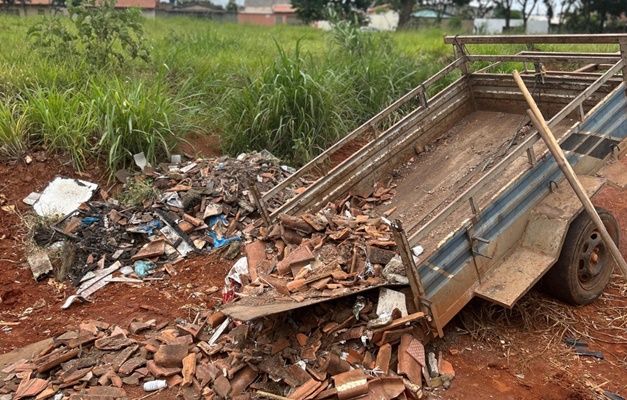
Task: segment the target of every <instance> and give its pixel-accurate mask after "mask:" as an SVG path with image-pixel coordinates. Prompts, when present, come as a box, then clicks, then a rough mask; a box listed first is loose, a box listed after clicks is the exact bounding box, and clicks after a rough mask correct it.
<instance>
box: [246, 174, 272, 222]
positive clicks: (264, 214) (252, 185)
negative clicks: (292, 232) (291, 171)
mask: <svg viewBox="0 0 627 400" xmlns="http://www.w3.org/2000/svg"><path fill="white" fill-rule="evenodd" d="M248 187H249V188H250V193H251V194H252V195H253V200H254V201H255V205H256V206H257V209H258V210H259V212H261V219H262V220H263V224H264V225H265V226H266V227H269V226H270V215H269V214H268V210H267V209H266V207H265V205H264V204H263V202H262V201H261V195H260V194H259V189H257V185H255V182H253V181H252V180H251V181H249V183H248Z"/></svg>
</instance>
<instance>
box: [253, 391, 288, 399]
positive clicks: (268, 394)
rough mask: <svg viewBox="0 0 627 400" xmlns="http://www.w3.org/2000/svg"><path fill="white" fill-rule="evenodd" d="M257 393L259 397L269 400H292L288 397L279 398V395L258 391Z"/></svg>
mask: <svg viewBox="0 0 627 400" xmlns="http://www.w3.org/2000/svg"><path fill="white" fill-rule="evenodd" d="M255 393H256V394H257V395H258V396H261V397H267V398H269V399H273V400H291V399H290V398H287V397H284V396H279V395H278V394H273V393H268V392H264V391H262V390H257V391H256V392H255Z"/></svg>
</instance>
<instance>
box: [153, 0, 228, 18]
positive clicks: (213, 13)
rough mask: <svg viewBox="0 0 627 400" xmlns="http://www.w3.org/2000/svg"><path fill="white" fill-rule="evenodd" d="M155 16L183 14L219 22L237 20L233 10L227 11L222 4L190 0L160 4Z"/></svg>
mask: <svg viewBox="0 0 627 400" xmlns="http://www.w3.org/2000/svg"><path fill="white" fill-rule="evenodd" d="M157 16H159V17H161V16H164V17H171V16H185V17H196V18H207V19H212V20H216V21H220V22H237V14H236V13H235V12H227V11H226V10H225V9H224V8H223V7H222V6H219V5H214V4H213V3H209V2H207V1H192V2H185V3H181V4H177V5H176V6H173V7H172V6H170V5H169V4H168V5H162V7H161V9H159V10H157Z"/></svg>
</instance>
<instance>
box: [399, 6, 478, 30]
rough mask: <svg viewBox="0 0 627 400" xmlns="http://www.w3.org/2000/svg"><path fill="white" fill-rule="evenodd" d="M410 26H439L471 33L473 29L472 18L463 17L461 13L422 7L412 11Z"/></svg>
mask: <svg viewBox="0 0 627 400" xmlns="http://www.w3.org/2000/svg"><path fill="white" fill-rule="evenodd" d="M409 26H411V27H414V28H423V27H430V26H438V27H440V28H441V29H455V30H461V31H465V32H469V33H470V32H472V30H473V23H472V19H467V18H461V17H460V16H459V15H455V14H451V13H447V12H445V11H438V10H434V9H432V8H421V9H420V10H417V11H414V12H413V13H411V20H410V22H409Z"/></svg>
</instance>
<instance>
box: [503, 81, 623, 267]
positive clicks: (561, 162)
mask: <svg viewBox="0 0 627 400" xmlns="http://www.w3.org/2000/svg"><path fill="white" fill-rule="evenodd" d="M513 75H514V80H515V81H516V83H517V84H518V87H519V88H520V91H521V92H522V94H523V96H525V100H527V103H528V104H529V107H530V110H527V115H528V116H529V118H531V122H533V125H534V126H535V127H536V129H537V130H538V132H539V133H540V136H541V137H542V140H544V143H545V144H546V146H547V147H548V148H549V151H550V152H551V154H553V157H555V160H556V161H557V165H558V166H559V168H560V169H561V170H562V172H563V173H564V176H565V177H566V180H567V181H568V183H569V184H570V186H572V188H573V190H574V191H575V194H576V195H577V197H578V198H579V200H580V201H581V203H582V204H583V207H584V208H585V209H586V211H587V212H588V215H589V216H590V218H592V221H593V222H594V224H595V225H596V227H597V229H598V230H599V233H600V234H601V237H602V238H603V241H604V242H605V245H606V246H607V247H608V248H609V250H610V253H611V254H612V257H613V258H614V261H616V264H617V265H618V266H619V267H620V270H621V272H622V273H623V275H624V276H625V278H627V263H625V259H624V258H623V255H622V254H621V253H620V251H619V250H618V247H617V246H616V243H614V240H613V239H612V237H611V236H610V234H609V232H608V231H607V229H606V228H605V225H603V221H601V217H599V214H598V213H597V210H596V209H595V208H594V205H593V204H592V201H590V199H589V198H588V196H587V195H586V192H585V190H584V188H583V187H582V186H581V182H579V179H578V178H577V175H576V174H575V171H573V168H572V167H571V166H570V163H569V162H568V160H567V159H566V156H564V152H563V151H562V149H561V147H560V146H559V144H558V143H557V140H555V136H553V133H552V132H551V129H550V128H549V126H548V125H547V123H546V121H545V119H544V117H543V116H542V113H541V112H540V109H539V108H538V106H537V105H536V102H535V100H534V99H533V97H532V96H531V93H529V90H528V89H527V86H526V85H525V82H523V80H522V78H521V77H520V75H519V74H518V71H514V74H513Z"/></svg>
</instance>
